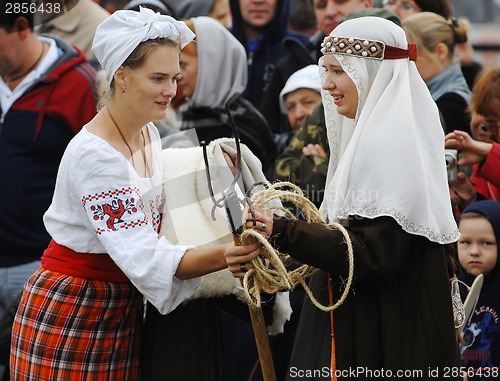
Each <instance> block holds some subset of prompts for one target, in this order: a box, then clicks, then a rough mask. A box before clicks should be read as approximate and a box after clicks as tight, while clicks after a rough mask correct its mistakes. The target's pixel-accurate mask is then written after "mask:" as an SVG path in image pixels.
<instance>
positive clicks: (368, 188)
mask: <svg viewBox="0 0 500 381" xmlns="http://www.w3.org/2000/svg"><path fill="white" fill-rule="evenodd" d="M322 51H323V53H324V56H323V57H322V58H321V59H320V67H322V68H323V81H324V82H323V92H324V94H323V104H324V107H325V117H326V123H327V130H328V138H329V144H330V151H331V156H330V164H329V171H328V176H327V182H326V190H325V197H324V202H323V204H322V207H321V212H322V215H323V217H324V218H325V220H328V221H330V222H340V223H342V224H343V225H344V226H346V229H347V231H348V233H349V237H350V240H351V241H352V244H353V250H354V280H353V283H352V285H351V287H350V291H349V294H348V296H347V298H346V299H345V301H344V302H343V304H342V305H341V306H340V307H339V308H338V309H337V310H335V311H334V312H333V314H329V313H326V312H323V311H321V310H319V309H318V308H316V307H315V306H314V305H313V304H312V303H310V302H309V301H307V300H306V301H305V302H304V307H303V309H302V314H301V319H300V323H299V328H298V332H297V337H296V341H295V345H294V352H293V355H292V360H291V364H290V369H289V373H288V379H290V380H292V379H297V378H299V379H301V380H319V379H321V380H324V379H330V375H331V374H333V376H337V377H338V378H340V379H371V377H373V378H384V377H386V378H387V377H388V373H386V374H385V375H383V374H382V373H381V372H383V371H385V372H392V376H393V377H395V376H396V374H399V377H401V378H406V379H413V378H415V379H416V378H431V377H433V378H438V379H439V378H443V379H445V378H446V374H445V373H444V372H446V370H447V369H448V370H449V369H453V368H452V367H454V366H458V364H459V357H458V352H457V345H456V340H455V331H454V314H453V312H454V311H453V309H452V299H451V294H450V283H449V281H448V276H449V275H448V271H449V269H448V258H449V256H448V255H447V253H446V250H445V249H446V248H447V245H448V244H451V243H453V242H455V241H456V240H457V238H458V237H459V233H458V230H457V226H456V224H455V222H454V219H453V215H452V211H451V205H450V199H449V193H448V184H447V176H446V168H445V163H444V146H443V130H442V128H441V125H440V121H439V114H438V110H437V107H436V105H435V103H434V102H433V100H432V98H431V96H430V94H429V91H428V90H427V88H426V86H425V83H424V82H423V80H422V79H421V77H420V75H419V73H418V72H417V69H416V67H415V64H414V62H412V60H414V59H415V58H416V52H415V51H414V48H413V46H411V45H409V44H408V43H407V40H406V37H405V33H404V31H403V30H402V29H401V28H400V27H398V26H396V25H395V24H394V23H392V22H390V21H387V20H385V19H381V18H373V17H362V18H358V19H354V20H349V21H345V22H344V23H342V24H340V25H339V26H338V27H337V28H335V29H334V30H333V32H332V33H331V34H330V36H328V37H326V39H325V42H324V47H323V50H322ZM257 219H258V221H259V222H257V226H256V227H255V228H256V229H259V230H261V229H262V224H264V226H265V229H266V232H267V233H268V234H269V233H272V236H271V240H272V241H273V243H274V245H275V247H278V248H279V250H280V251H281V252H285V253H288V254H290V255H291V256H292V257H294V258H295V259H297V260H299V261H302V262H304V263H307V264H310V265H312V266H315V267H317V268H319V269H320V270H321V271H318V272H316V273H315V274H314V275H313V277H312V278H311V280H310V287H311V289H312V291H313V293H314V295H315V296H316V298H318V300H319V301H320V302H321V303H322V304H323V305H332V304H333V303H334V302H335V301H337V300H338V299H339V298H340V295H341V294H342V292H343V290H344V287H345V280H346V279H347V278H348V270H349V269H348V267H349V264H348V260H347V248H346V244H345V239H344V236H343V234H342V233H341V232H340V231H339V230H337V229H328V228H325V227H324V226H323V225H320V224H308V223H306V222H304V221H291V220H288V219H286V218H274V219H273V217H272V216H271V215H270V214H269V213H265V212H263V211H259V212H258V213H257ZM247 227H252V222H251V221H250V222H248V223H247ZM227 260H228V263H229V264H231V263H232V261H233V260H235V261H236V260H237V258H233V257H229V258H227ZM230 269H232V270H233V275H235V276H241V275H242V274H241V273H238V271H237V269H236V266H231V265H230ZM329 279H330V280H331V281H329ZM329 290H330V291H331V297H330V296H329ZM330 369H332V373H331V374H330V372H329V370H330ZM429 369H430V370H433V371H434V370H435V372H437V373H433V374H432V375H429V374H428V373H427V372H429ZM312 370H320V371H317V372H313V371H312ZM360 370H361V371H364V373H362V372H360ZM398 371H400V372H406V373H397V372H398ZM412 371H413V372H422V373H420V376H419V373H411V372H412ZM353 372H354V373H353ZM368 372H372V373H368ZM408 372H410V373H408ZM458 376H459V375H458ZM458 376H457V374H453V376H452V375H450V378H452V379H453V378H455V379H459V378H460V377H458ZM332 379H334V377H332ZM446 379H448V378H446Z"/></svg>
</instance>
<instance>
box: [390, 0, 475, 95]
mask: <svg viewBox="0 0 500 381" xmlns="http://www.w3.org/2000/svg"><path fill="white" fill-rule="evenodd" d="M382 3H383V5H384V8H386V9H388V10H390V11H392V12H394V13H396V14H397V15H398V16H399V17H400V18H401V20H404V19H406V18H407V17H409V16H411V15H414V14H416V13H419V12H432V13H436V14H438V15H441V16H443V17H444V18H445V19H446V20H452V19H453V18H454V11H453V6H452V5H451V3H450V1H449V0H384V1H383V2H382ZM454 22H456V21H454ZM460 23H461V24H462V27H463V28H465V32H466V33H468V32H469V29H470V26H469V24H468V22H466V21H465V20H462V21H460ZM455 53H456V54H457V56H458V57H459V59H460V65H461V68H462V72H463V74H464V77H465V80H466V81H467V85H468V86H469V88H470V89H472V88H473V86H474V80H475V78H476V76H477V74H478V73H479V72H480V71H481V69H482V65H481V64H479V63H478V62H475V61H474V49H473V48H472V44H471V43H470V42H468V41H467V40H466V41H464V42H460V43H457V45H456V51H455Z"/></svg>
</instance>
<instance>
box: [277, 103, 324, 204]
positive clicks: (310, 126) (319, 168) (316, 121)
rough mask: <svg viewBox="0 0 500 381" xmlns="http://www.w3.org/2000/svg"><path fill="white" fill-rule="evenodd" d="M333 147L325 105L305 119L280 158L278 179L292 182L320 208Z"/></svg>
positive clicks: (318, 107)
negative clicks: (330, 140)
mask: <svg viewBox="0 0 500 381" xmlns="http://www.w3.org/2000/svg"><path fill="white" fill-rule="evenodd" d="M329 157H330V147H329V145H328V138H327V136H326V125H325V113H324V109H323V104H320V105H318V106H317V107H316V108H315V109H314V110H313V111H312V113H310V114H309V115H308V116H307V117H306V118H305V120H304V123H303V124H302V127H301V128H300V129H299V130H298V131H297V132H296V134H295V135H294V136H293V137H292V139H291V141H290V143H289V145H288V146H287V147H286V148H285V150H284V151H283V152H282V153H281V155H279V156H278V157H277V158H276V163H275V171H276V172H275V179H277V180H282V181H291V182H293V183H294V184H296V185H297V186H299V187H300V188H301V189H302V190H303V191H304V193H305V194H306V196H307V198H308V199H309V200H311V201H312V202H313V203H314V205H316V207H318V208H319V206H320V205H321V202H322V201H323V193H324V190H325V181H326V174H327V170H328V159H329Z"/></svg>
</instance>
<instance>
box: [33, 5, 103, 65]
mask: <svg viewBox="0 0 500 381" xmlns="http://www.w3.org/2000/svg"><path fill="white" fill-rule="evenodd" d="M67 7H68V9H69V11H68V12H67V13H65V14H63V15H62V16H56V17H53V18H51V19H50V20H46V21H45V22H43V23H42V25H40V27H39V28H37V32H38V33H45V34H51V35H54V36H57V37H60V38H62V39H63V40H65V41H66V42H68V43H70V44H71V45H76V47H78V48H79V49H81V50H82V51H83V52H84V53H85V55H86V56H87V58H88V59H89V60H93V61H95V56H94V53H92V50H91V48H92V41H93V40H94V35H95V30H96V28H97V26H98V25H99V24H100V23H101V22H102V21H104V20H105V19H106V18H108V16H109V12H108V11H106V10H105V9H104V8H103V7H101V6H100V5H99V4H96V3H95V2H93V1H92V0H70V1H69V2H68V4H67Z"/></svg>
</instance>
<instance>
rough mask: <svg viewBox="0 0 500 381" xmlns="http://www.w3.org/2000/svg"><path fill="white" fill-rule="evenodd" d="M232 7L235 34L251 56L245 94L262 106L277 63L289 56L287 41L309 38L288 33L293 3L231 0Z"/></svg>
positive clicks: (267, 0) (254, 103) (287, 0)
mask: <svg viewBox="0 0 500 381" xmlns="http://www.w3.org/2000/svg"><path fill="white" fill-rule="evenodd" d="M230 4H231V13H232V15H233V27H232V29H231V32H232V33H233V35H234V36H235V37H236V38H237V39H238V41H240V42H241V44H242V45H243V46H244V47H245V50H246V52H247V56H248V62H247V64H248V82H247V87H246V89H245V92H244V93H243V95H244V96H245V98H247V99H248V100H249V101H250V102H251V103H252V104H253V105H254V106H255V107H259V105H260V103H261V102H262V99H263V97H264V94H265V93H266V92H267V89H268V86H269V82H270V81H271V78H272V77H273V74H274V69H275V67H276V62H277V61H278V60H279V59H280V58H281V57H283V56H284V55H285V54H286V49H285V47H284V46H283V39H284V38H285V37H295V38H296V39H298V40H299V41H300V42H302V43H306V41H307V39H308V38H307V36H306V35H304V34H300V33H296V32H292V31H290V30H288V17H289V12H290V0H266V1H256V0H230ZM283 84H284V83H283ZM281 88H283V86H281V87H280V90H281ZM271 128H274V127H271Z"/></svg>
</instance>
